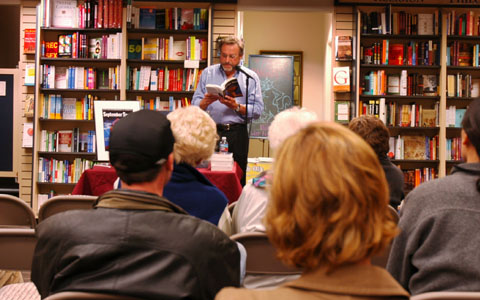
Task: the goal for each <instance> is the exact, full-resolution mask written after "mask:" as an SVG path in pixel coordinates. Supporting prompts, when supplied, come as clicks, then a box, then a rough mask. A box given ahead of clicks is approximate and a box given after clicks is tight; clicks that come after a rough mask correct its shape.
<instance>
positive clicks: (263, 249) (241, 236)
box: [230, 232, 302, 275]
mask: <svg viewBox="0 0 480 300" xmlns="http://www.w3.org/2000/svg"><path fill="white" fill-rule="evenodd" d="M230 238H231V239H232V240H234V241H237V242H239V243H241V244H242V245H243V246H244V247H245V249H246V250H247V265H246V274H247V275H249V274H252V275H254V274H255V275H262V274H263V275H296V274H301V273H302V270H301V269H296V268H293V267H289V266H287V265H285V264H284V263H282V262H281V261H280V260H279V259H277V258H276V250H275V248H274V247H273V245H272V244H271V243H270V241H269V240H268V237H267V235H266V234H265V233H262V232H245V233H237V234H234V235H232V236H231V237H230Z"/></svg>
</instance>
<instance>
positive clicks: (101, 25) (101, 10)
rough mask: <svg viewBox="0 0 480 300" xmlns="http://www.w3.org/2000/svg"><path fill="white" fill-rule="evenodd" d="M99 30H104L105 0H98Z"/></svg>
mask: <svg viewBox="0 0 480 300" xmlns="http://www.w3.org/2000/svg"><path fill="white" fill-rule="evenodd" d="M97 28H103V0H98V15H97Z"/></svg>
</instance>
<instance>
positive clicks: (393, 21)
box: [360, 5, 442, 35]
mask: <svg viewBox="0 0 480 300" xmlns="http://www.w3.org/2000/svg"><path fill="white" fill-rule="evenodd" d="M360 19H361V33H362V34H403V35H438V34H440V31H441V28H440V21H441V19H442V16H441V13H440V12H439V11H438V10H435V11H434V12H433V13H428V14H425V13H419V14H416V13H409V12H405V11H398V12H396V11H395V12H392V6H391V5H387V6H385V9H384V11H383V12H377V11H373V12H370V13H367V12H362V13H361V15H360Z"/></svg>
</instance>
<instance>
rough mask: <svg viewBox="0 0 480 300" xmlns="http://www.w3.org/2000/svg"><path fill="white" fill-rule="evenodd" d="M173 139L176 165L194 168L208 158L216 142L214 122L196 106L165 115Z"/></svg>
mask: <svg viewBox="0 0 480 300" xmlns="http://www.w3.org/2000/svg"><path fill="white" fill-rule="evenodd" d="M167 118H168V119H169V120H170V122H171V123H172V132H173V136H174V137H175V144H174V146H173V153H174V156H175V162H176V163H186V164H189V165H191V166H194V167H195V166H196V165H197V164H198V163H200V162H201V161H202V160H205V159H208V158H210V156H212V154H213V151H214V150H215V144H216V142H217V140H218V135H217V126H216V124H215V121H213V119H212V118H211V117H210V116H209V115H208V114H207V113H206V112H204V111H203V110H201V109H200V108H199V107H197V106H188V107H182V108H179V109H176V110H174V111H173V112H171V113H169V114H168V115H167Z"/></svg>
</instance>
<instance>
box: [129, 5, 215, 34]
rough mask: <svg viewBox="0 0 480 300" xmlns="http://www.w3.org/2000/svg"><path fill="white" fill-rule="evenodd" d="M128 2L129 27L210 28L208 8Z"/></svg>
mask: <svg viewBox="0 0 480 300" xmlns="http://www.w3.org/2000/svg"><path fill="white" fill-rule="evenodd" d="M128 2H129V3H128V4H127V27H128V28H145V29H173V30H203V29H207V28H208V10H207V9H206V8H180V7H172V8H157V9H155V8H151V7H135V6H132V4H131V0H129V1H128Z"/></svg>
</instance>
